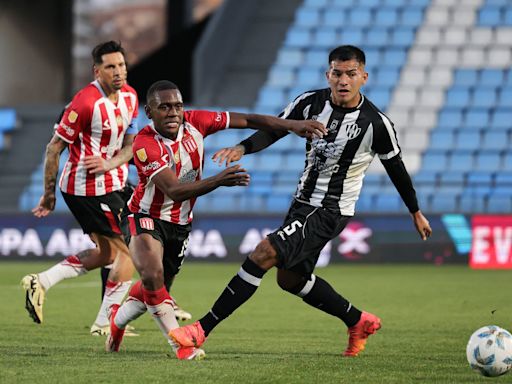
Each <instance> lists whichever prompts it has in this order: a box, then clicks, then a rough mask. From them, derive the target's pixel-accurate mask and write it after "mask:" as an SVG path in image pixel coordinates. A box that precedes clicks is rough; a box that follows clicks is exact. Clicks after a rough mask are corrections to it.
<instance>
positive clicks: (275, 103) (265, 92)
mask: <svg viewBox="0 0 512 384" xmlns="http://www.w3.org/2000/svg"><path fill="white" fill-rule="evenodd" d="M285 103H286V98H285V93H284V90H283V89H282V88H277V87H263V88H262V89H261V90H260V93H259V95H258V100H257V101H256V104H257V105H258V106H263V107H266V106H269V107H284V105H285Z"/></svg>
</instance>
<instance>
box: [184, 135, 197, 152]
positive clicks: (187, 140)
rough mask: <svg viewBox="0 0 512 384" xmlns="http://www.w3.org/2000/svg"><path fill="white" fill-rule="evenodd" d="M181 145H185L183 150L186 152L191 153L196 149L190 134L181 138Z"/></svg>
mask: <svg viewBox="0 0 512 384" xmlns="http://www.w3.org/2000/svg"><path fill="white" fill-rule="evenodd" d="M182 144H183V146H184V147H185V150H186V151H187V152H188V153H192V152H194V151H196V150H197V144H196V142H195V141H194V138H193V137H192V136H186V137H184V138H183V141H182Z"/></svg>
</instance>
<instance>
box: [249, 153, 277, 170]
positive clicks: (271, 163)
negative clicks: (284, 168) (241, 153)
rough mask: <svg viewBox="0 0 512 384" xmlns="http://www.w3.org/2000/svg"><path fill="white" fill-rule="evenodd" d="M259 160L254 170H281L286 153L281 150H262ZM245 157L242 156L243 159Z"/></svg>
mask: <svg viewBox="0 0 512 384" xmlns="http://www.w3.org/2000/svg"><path fill="white" fill-rule="evenodd" d="M258 158H259V161H258V163H257V166H256V167H255V168H254V170H258V171H273V170H279V168H280V166H281V164H283V162H284V155H283V154H282V153H279V152H267V151H264V152H260V153H258ZM243 160H244V158H242V161H243Z"/></svg>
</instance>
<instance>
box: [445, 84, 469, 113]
mask: <svg viewBox="0 0 512 384" xmlns="http://www.w3.org/2000/svg"><path fill="white" fill-rule="evenodd" d="M469 101H470V91H469V89H467V88H462V87H453V88H451V89H450V90H448V92H447V93H446V102H445V106H446V107H459V108H460V107H466V106H467V105H469Z"/></svg>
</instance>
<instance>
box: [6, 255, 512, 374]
mask: <svg viewBox="0 0 512 384" xmlns="http://www.w3.org/2000/svg"><path fill="white" fill-rule="evenodd" d="M50 265H51V264H49V263H29V262H26V263H13V262H2V263H1V264H0V304H1V312H0V313H1V314H0V383H37V384H44V383H74V384H78V383H169V384H185V383H247V384H248V383H372V384H373V383H485V382H490V381H493V382H496V383H506V382H511V381H512V374H511V373H509V374H508V375H505V376H502V377H499V378H496V379H488V378H484V377H481V376H479V375H477V374H476V373H474V372H472V371H471V369H470V368H469V366H468V364H467V362H466V356H465V348H466V343H467V340H468V338H469V336H470V335H471V333H472V332H473V331H475V330H476V329H477V328H479V327H481V326H483V325H487V324H496V325H499V326H501V327H504V328H506V329H509V330H510V329H512V309H511V305H510V299H511V294H510V292H511V291H512V290H511V288H512V278H511V277H512V271H473V270H470V269H469V268H467V267H465V266H441V267H434V266H398V265H379V266H377V265H364V266H363V265H362V266H343V265H336V266H330V267H328V268H323V269H318V270H317V271H316V272H317V274H318V275H319V276H322V277H323V278H325V279H326V280H327V281H329V282H330V283H331V284H332V285H333V286H334V287H335V288H336V289H337V290H338V291H339V292H340V293H341V294H343V295H344V296H346V297H347V298H349V299H350V300H352V302H353V303H354V305H356V306H357V307H359V308H361V309H365V310H368V311H371V312H374V313H375V314H377V315H379V316H380V317H381V318H382V322H383V328H382V329H381V331H380V332H379V333H378V334H377V335H375V336H371V337H370V340H369V342H368V344H367V348H366V350H365V351H364V353H362V354H361V355H360V356H359V357H357V358H352V359H347V358H342V357H341V352H342V351H343V349H344V348H345V345H346V341H347V335H346V329H345V326H344V325H343V324H342V323H341V321H339V320H337V319H335V318H332V317H330V316H328V315H326V314H324V313H323V312H320V311H319V310H316V309H314V308H311V307H309V306H307V305H305V304H304V303H302V301H301V300H300V299H299V298H297V297H295V296H292V295H290V294H287V293H285V292H282V291H281V290H280V289H279V288H278V287H277V284H276V283H275V272H274V271H271V272H269V273H268V274H267V276H266V277H265V278H264V280H263V283H262V285H261V287H260V289H259V290H258V292H257V293H256V294H255V296H253V298H252V299H251V300H250V301H249V302H248V303H246V304H245V305H244V306H243V307H242V308H241V309H239V310H238V311H237V312H236V313H235V314H233V315H232V316H231V317H230V318H229V319H227V320H226V321H224V322H223V323H222V324H221V325H220V326H219V327H218V328H217V329H216V330H215V331H214V332H213V333H212V334H211V335H210V337H209V339H208V341H207V342H206V344H205V345H204V349H205V350H206V353H207V357H206V359H205V360H203V361H199V362H195V361H191V362H189V361H177V360H176V359H175V358H174V356H173V354H172V351H171V350H170V347H169V346H168V345H167V344H166V342H165V340H164V338H163V336H162V335H161V333H160V331H159V330H158V329H157V327H156V325H155V324H154V323H153V321H152V319H151V318H150V317H149V316H148V315H144V316H142V317H141V318H140V319H139V320H137V321H136V322H134V323H133V325H135V326H136V328H137V330H138V331H139V332H140V333H141V336H140V337H131V338H125V340H124V342H123V346H122V349H121V351H120V352H119V353H117V354H107V353H106V352H104V349H103V343H104V338H101V337H92V336H90V335H89V333H88V330H89V327H90V325H91V323H92V322H93V320H94V318H95V315H96V311H97V309H98V307H99V303H100V297H99V296H100V292H99V290H100V283H99V272H97V271H93V272H91V273H89V274H88V275H87V276H84V277H81V278H77V279H74V280H68V281H64V282H61V283H60V284H59V285H57V286H55V287H54V288H52V289H51V290H50V291H49V292H48V295H47V301H46V303H45V308H44V323H43V324H42V325H37V324H35V323H33V322H32V320H31V319H30V318H29V317H28V314H27V313H26V312H25V309H24V295H23V291H22V290H21V288H20V286H19V280H20V279H21V277H22V276H23V275H24V274H26V273H30V272H39V271H41V270H43V269H45V268H47V267H48V266H50ZM238 268H239V265H235V264H204V263H201V264H200V263H191V262H189V263H185V265H184V266H183V269H182V272H181V273H180V275H179V276H178V278H177V279H176V283H175V286H174V287H173V293H174V296H175V297H176V298H177V301H178V302H179V303H180V304H181V305H182V306H183V307H184V308H185V309H187V310H189V311H191V312H192V314H193V315H194V319H197V318H198V317H200V316H201V315H203V314H204V313H205V312H206V311H208V310H209V308H210V306H211V305H212V303H213V301H214V300H215V298H216V297H217V296H218V294H219V293H220V292H221V290H222V289H223V288H224V286H225V284H226V283H227V282H228V280H229V279H230V278H231V276H232V275H233V274H234V273H236V272H237V271H238Z"/></svg>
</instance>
